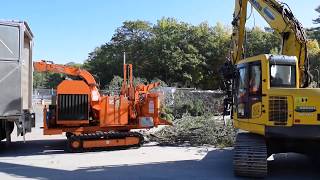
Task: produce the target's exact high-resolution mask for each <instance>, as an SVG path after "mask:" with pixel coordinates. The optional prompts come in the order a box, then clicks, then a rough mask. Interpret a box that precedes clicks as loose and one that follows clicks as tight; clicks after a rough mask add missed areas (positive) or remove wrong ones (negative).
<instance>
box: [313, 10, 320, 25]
mask: <svg viewBox="0 0 320 180" xmlns="http://www.w3.org/2000/svg"><path fill="white" fill-rule="evenodd" d="M315 10H316V11H317V12H318V13H320V6H318V7H317V8H316V9H315ZM313 22H314V23H315V24H320V15H319V16H318V17H317V18H316V19H314V20H313ZM316 29H317V30H320V27H317V28H316Z"/></svg>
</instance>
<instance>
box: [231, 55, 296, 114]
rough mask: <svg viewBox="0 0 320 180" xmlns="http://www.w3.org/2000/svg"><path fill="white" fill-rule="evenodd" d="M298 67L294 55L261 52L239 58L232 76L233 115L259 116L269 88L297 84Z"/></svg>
mask: <svg viewBox="0 0 320 180" xmlns="http://www.w3.org/2000/svg"><path fill="white" fill-rule="evenodd" d="M297 71H298V69H297V60H296V58H295V57H294V56H275V55H260V56H255V57H251V58H247V59H243V60H241V61H240V62H239V63H238V64H237V65H236V73H235V74H236V76H235V77H236V78H235V80H234V81H235V82H234V84H235V87H234V99H235V107H234V110H235V114H234V116H235V117H236V118H237V119H239V120H241V119H246V120H248V119H255V118H260V116H261V113H262V109H263V107H262V100H263V97H266V96H267V94H268V90H269V89H271V88H272V89H274V88H298V87H297V85H298V82H297V81H298V79H299V78H298V77H297V75H298V73H297Z"/></svg>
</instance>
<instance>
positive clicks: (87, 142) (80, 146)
mask: <svg viewBox="0 0 320 180" xmlns="http://www.w3.org/2000/svg"><path fill="white" fill-rule="evenodd" d="M129 139H130V140H131V142H129ZM132 140H133V141H132ZM67 141H68V142H67V150H68V151H69V152H84V151H90V150H95V149H114V148H130V147H140V146H142V144H143V143H144V138H143V135H142V134H140V133H138V132H97V133H91V134H80V135H71V136H70V137H68V140H67ZM132 142H135V143H132Z"/></svg>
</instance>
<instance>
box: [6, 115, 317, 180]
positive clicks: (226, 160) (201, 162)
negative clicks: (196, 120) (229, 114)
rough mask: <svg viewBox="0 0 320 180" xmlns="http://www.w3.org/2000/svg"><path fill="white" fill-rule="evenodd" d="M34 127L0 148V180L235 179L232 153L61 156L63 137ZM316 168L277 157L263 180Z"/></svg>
mask: <svg viewBox="0 0 320 180" xmlns="http://www.w3.org/2000/svg"><path fill="white" fill-rule="evenodd" d="M40 126H41V118H40V120H39V119H38V120H37V127H36V128H35V129H33V132H32V133H30V134H28V135H27V136H26V139H27V140H28V141H27V142H26V143H24V142H23V141H22V137H18V138H17V137H14V136H13V138H12V139H13V141H14V142H13V143H12V145H11V146H10V147H8V148H5V147H4V143H3V142H2V143H0V180H4V179H28V178H30V179H64V180H66V179H75V180H79V179H90V180H91V179H100V180H101V179H121V180H122V179H130V180H135V179H143V180H144V179H152V180H153V179H155V180H158V179H159V180H160V179H161V180H162V179H178V180H179V179H181V180H182V179H183V180H185V179H186V180H188V179H192V180H197V179H201V180H207V179H208V180H209V179H237V178H236V177H234V175H233V172H232V153H233V152H232V151H233V150H232V148H227V149H215V148H212V147H164V146H157V145H155V144H152V143H149V144H146V145H144V146H143V147H141V148H138V149H127V150H113V151H99V152H85V153H66V152H65V151H64V149H65V137H64V136H62V135H61V136H43V135H42V131H41V129H40V128H39V127H40ZM319 165H320V164H316V163H314V162H313V161H312V159H310V158H308V157H306V156H303V155H299V154H279V155H276V156H274V160H270V161H269V176H268V178H267V179H320V171H319V170H318V169H319V167H320V166H319Z"/></svg>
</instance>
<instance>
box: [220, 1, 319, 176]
mask: <svg viewBox="0 0 320 180" xmlns="http://www.w3.org/2000/svg"><path fill="white" fill-rule="evenodd" d="M249 3H250V4H251V5H252V7H253V8H255V9H256V10H257V12H258V13H259V14H260V15H261V16H262V17H263V18H264V19H265V20H266V22H267V23H268V24H269V25H270V27H271V28H272V29H273V30H274V31H275V32H277V33H279V34H280V35H281V37H282V46H281V47H282V48H281V55H271V54H262V55H258V56H254V57H245V51H246V50H245V45H244V44H245V37H246V36H245V35H246V28H245V24H246V21H247V6H248V4H249ZM232 25H233V33H232V50H231V58H230V59H229V60H228V61H227V62H226V63H225V66H224V67H223V71H222V72H223V75H224V79H225V81H224V82H225V85H226V86H225V87H226V89H227V92H228V93H227V94H228V98H226V99H225V107H226V110H225V113H228V112H230V114H231V117H232V119H233V124H234V126H235V127H236V128H237V129H239V133H238V134H237V137H236V142H235V146H234V157H233V167H234V173H235V175H237V176H249V177H265V176H266V175H267V172H268V163H267V158H268V157H269V156H270V155H272V154H275V153H285V152H297V153H306V154H317V153H319V154H320V89H318V88H308V86H309V84H310V82H311V79H312V78H311V75H310V73H309V61H308V52H307V37H306V32H305V30H304V29H303V27H302V25H301V24H300V23H299V22H298V20H297V19H296V18H295V17H294V15H293V14H292V12H291V10H290V8H289V7H288V6H287V5H286V4H285V3H281V2H279V1H276V0H235V12H234V16H233V22H232Z"/></svg>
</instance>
